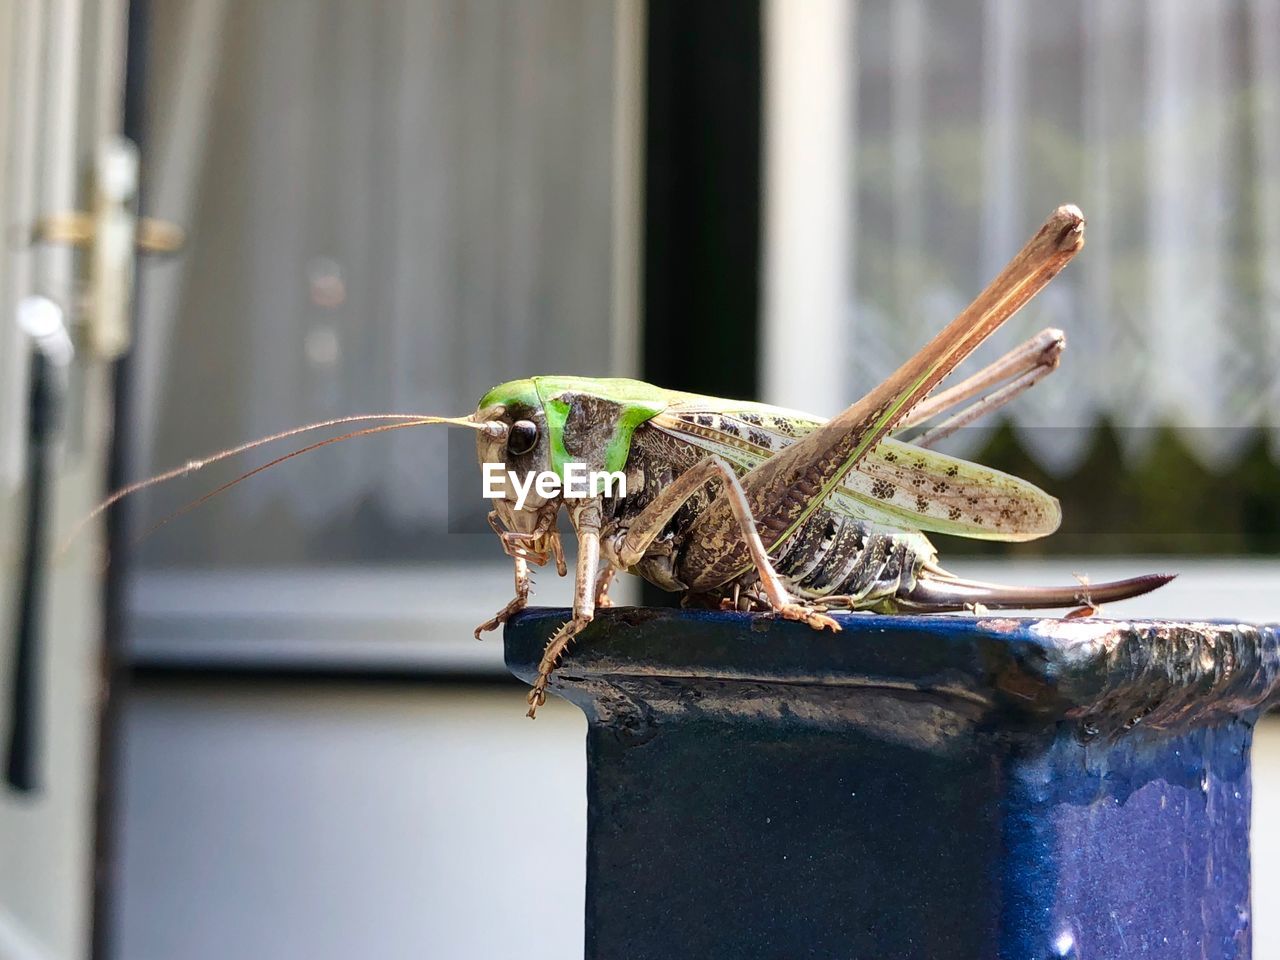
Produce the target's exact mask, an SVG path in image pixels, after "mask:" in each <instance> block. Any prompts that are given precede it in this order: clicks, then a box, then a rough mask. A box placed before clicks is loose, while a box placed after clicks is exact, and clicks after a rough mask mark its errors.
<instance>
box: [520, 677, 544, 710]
mask: <svg viewBox="0 0 1280 960" xmlns="http://www.w3.org/2000/svg"><path fill="white" fill-rule="evenodd" d="M547 680H548V677H547V675H546V674H539V675H538V679H537V680H536V681H534V684H533V689H532V690H530V691H529V695H528V696H527V697H525V700H526V701H527V702H528V704H529V712H528V713H526V714H525V716H526V717H528V718H529V719H530V720H537V719H538V708H539V707H540V706H542V705H543V704H544V703H546V702H547Z"/></svg>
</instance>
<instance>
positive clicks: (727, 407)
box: [651, 397, 1062, 541]
mask: <svg viewBox="0 0 1280 960" xmlns="http://www.w3.org/2000/svg"><path fill="white" fill-rule="evenodd" d="M823 422H824V421H823V420H822V419H821V418H819V417H814V416H811V415H809V414H806V413H798V412H796V411H792V410H783V409H781V408H779V407H771V406H768V405H765V404H751V403H745V402H740V401H724V400H718V399H716V398H712V397H698V398H696V399H695V398H689V399H687V400H684V401H681V402H678V403H675V404H673V405H672V406H671V407H670V408H668V409H667V411H665V412H664V413H662V414H659V415H658V416H657V417H655V418H654V419H653V420H652V421H651V423H652V425H653V426H654V427H656V428H657V429H659V430H663V431H665V432H667V433H669V434H672V435H674V436H676V437H679V438H681V439H683V440H684V441H686V442H688V443H691V444H693V445H695V446H697V447H699V448H701V449H703V450H705V451H706V452H707V453H714V454H716V455H718V456H720V457H721V458H723V459H724V460H725V461H727V462H729V463H731V464H734V465H735V466H737V467H740V468H742V469H743V470H749V469H751V468H752V467H755V466H756V465H758V464H760V463H762V462H764V461H765V460H767V459H768V458H769V457H771V456H773V455H774V454H776V453H777V452H778V451H780V450H783V449H785V448H786V447H788V446H790V445H791V444H792V443H793V442H795V441H796V440H797V439H799V438H800V437H802V436H805V435H806V434H808V433H809V432H811V431H812V430H814V429H815V428H816V427H818V426H820V425H821V424H822V423H823ZM826 505H827V507H828V509H832V510H835V511H837V512H839V513H843V514H846V515H849V516H852V517H856V518H858V519H860V520H866V521H868V522H871V523H876V524H883V525H888V526H894V527H899V528H901V529H904V530H919V531H923V532H928V533H944V534H951V535H953V536H959V537H967V538H969V539H978V540H1006V541H1018V540H1034V539H1036V538H1037V537H1043V536H1046V535H1048V534H1050V533H1053V531H1054V530H1056V529H1057V528H1058V524H1059V523H1060V522H1061V519H1062V511H1061V509H1060V508H1059V506H1058V501H1057V500H1056V499H1054V498H1053V497H1051V496H1049V494H1047V493H1045V492H1044V491H1043V490H1041V489H1039V488H1038V487H1036V486H1035V485H1034V484H1031V483H1028V482H1027V481H1025V480H1021V479H1019V478H1018V477H1014V476H1010V475H1009V474H1007V473H1002V472H1000V471H999V470H992V469H989V468H987V467H983V466H980V465H978V464H976V463H970V462H969V461H967V460H961V459H959V458H957V457H949V456H947V455H945V454H941V453H937V452H935V451H933V450H926V449H924V448H922V447H916V446H913V445H912V444H910V443H904V442H902V441H898V440H893V439H890V438H886V439H883V440H881V441H880V442H879V443H878V444H876V445H875V446H874V447H873V448H872V449H871V450H869V451H868V452H867V454H866V456H865V457H864V458H863V459H862V460H860V461H859V462H858V463H857V464H856V465H855V466H854V468H853V469H852V470H851V471H850V472H849V473H848V474H846V476H845V478H844V480H843V482H842V483H841V484H840V486H839V487H838V488H837V489H836V490H835V491H834V492H833V493H832V495H831V497H830V498H829V499H828V502H827V504H826Z"/></svg>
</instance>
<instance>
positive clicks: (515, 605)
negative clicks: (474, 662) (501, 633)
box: [475, 597, 529, 640]
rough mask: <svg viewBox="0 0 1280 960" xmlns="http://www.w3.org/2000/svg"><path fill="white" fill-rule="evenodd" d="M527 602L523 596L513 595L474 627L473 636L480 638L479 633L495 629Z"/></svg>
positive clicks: (521, 608)
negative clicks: (490, 616) (499, 608)
mask: <svg viewBox="0 0 1280 960" xmlns="http://www.w3.org/2000/svg"><path fill="white" fill-rule="evenodd" d="M528 603H529V601H528V599H527V598H525V597H515V598H514V599H512V601H511V602H510V603H508V604H507V605H506V606H505V607H503V608H502V609H501V610H499V611H498V612H497V613H495V614H494V615H493V617H492V618H491V619H489V620H486V621H485V622H484V623H482V624H480V626H478V627H476V629H475V638H476V639H477V640H480V639H482V638H481V636H480V634H482V633H488V632H489V631H490V630H497V629H498V628H499V627H500V626H502V625H503V624H504V623H506V622H507V621H508V620H510V619H511V618H512V617H514V616H515V615H516V614H517V613H519V612H520V611H521V610H523V609H524V608H525V606H526V605H527V604H528Z"/></svg>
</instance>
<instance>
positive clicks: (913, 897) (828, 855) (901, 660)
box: [506, 610, 1280, 960]
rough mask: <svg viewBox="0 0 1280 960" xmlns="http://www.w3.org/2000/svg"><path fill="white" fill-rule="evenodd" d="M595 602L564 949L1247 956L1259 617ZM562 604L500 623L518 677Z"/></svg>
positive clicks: (568, 666)
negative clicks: (977, 616)
mask: <svg viewBox="0 0 1280 960" xmlns="http://www.w3.org/2000/svg"><path fill="white" fill-rule="evenodd" d="M840 619H841V622H842V624H843V625H844V627H845V629H844V630H843V632H841V633H839V634H831V633H825V634H821V633H815V632H813V631H811V630H809V629H808V628H806V627H803V626H800V625H796V624H789V623H781V622H777V621H773V620H769V619H764V618H759V617H751V616H748V615H743V614H731V613H730V614H725V613H705V612H676V611H648V610H621V611H611V612H610V613H609V614H608V615H607V616H605V617H603V618H602V620H601V621H600V622H598V623H597V624H595V625H593V626H592V628H591V629H590V630H589V631H588V632H587V633H586V634H584V636H583V637H582V638H581V641H580V642H579V643H578V644H577V645H576V646H575V648H574V650H573V652H572V653H571V655H570V656H569V658H568V659H567V660H566V662H565V663H564V665H563V666H562V668H561V670H560V671H559V676H558V679H557V681H556V689H557V690H558V692H560V693H561V694H562V695H564V696H567V697H568V698H569V699H571V700H572V701H574V702H575V703H577V704H579V705H580V706H581V707H582V708H583V710H584V711H585V712H586V713H587V716H588V718H589V720H590V726H589V732H588V738H587V750H588V801H589V810H588V865H587V878H588V879H587V893H586V898H587V900H586V902H587V937H586V942H587V957H588V958H592V960H604V958H618V957H627V958H633V960H640V958H647V957H654V958H658V957H661V958H664V960H669V958H675V957H708V958H719V957H726V958H727V957H733V958H745V957H761V958H794V957H830V958H855V957H866V958H885V960H892V958H917V957H918V958H936V957H948V958H969V957H972V958H992V957H999V958H1009V960H1024V958H1033V960H1034V958H1050V957H1079V958H1104V957H1105V958H1111V957H1143V956H1149V957H1170V958H1180V957H1214V958H1218V957H1222V958H1247V957H1248V956H1249V896H1248V885H1249V862H1248V826H1249V799H1250V798H1249V774H1248V748H1249V741H1250V737H1251V734H1252V722H1253V719H1254V718H1255V717H1256V715H1257V713H1258V711H1259V710H1260V709H1261V707H1262V705H1263V704H1264V702H1265V701H1266V700H1267V698H1269V697H1271V696H1272V695H1273V694H1274V693H1275V690H1276V687H1277V685H1278V684H1280V644H1278V641H1277V634H1276V631H1275V630H1274V629H1272V628H1252V627H1245V626H1237V625H1211V624H1150V623H1141V624H1128V623H1108V622H1104V621H1070V622H1064V621H1034V620H1010V619H995V618H992V619H986V620H981V621H979V620H974V619H970V618H940V617H934V618H909V617H862V616H849V617H842V618H840ZM563 621H564V612H563V611H530V612H528V613H526V614H525V615H524V616H522V617H520V618H519V619H517V620H516V621H514V622H513V623H512V624H511V625H510V626H509V627H508V631H507V638H506V644H507V659H508V664H509V666H510V667H511V669H512V670H513V671H514V672H515V673H517V674H518V675H520V676H522V677H524V678H526V679H528V678H530V677H531V675H532V672H533V666H534V664H535V663H536V661H537V658H538V655H539V654H540V652H541V648H542V645H543V643H544V642H545V640H546V638H547V637H548V636H549V635H550V633H551V632H552V631H553V630H554V629H555V628H556V627H557V626H559V624H560V623H562V622H563Z"/></svg>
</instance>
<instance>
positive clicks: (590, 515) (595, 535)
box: [526, 500, 600, 719]
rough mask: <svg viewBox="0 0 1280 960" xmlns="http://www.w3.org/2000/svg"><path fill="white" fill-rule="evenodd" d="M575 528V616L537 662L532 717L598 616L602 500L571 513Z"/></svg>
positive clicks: (583, 504) (556, 635)
mask: <svg viewBox="0 0 1280 960" xmlns="http://www.w3.org/2000/svg"><path fill="white" fill-rule="evenodd" d="M570 517H571V518H572V520H573V527H574V530H576V531H577V534H578V567H577V570H576V574H575V575H576V579H575V581H574V584H573V619H572V620H569V621H568V622H567V623H565V625H564V626H562V627H561V628H560V629H559V630H557V631H556V632H555V633H554V634H553V635H552V637H551V639H550V640H548V641H547V646H546V649H544V650H543V652H542V660H541V661H540V662H539V663H538V676H537V679H536V680H534V682H533V688H532V689H531V690H530V691H529V696H528V701H529V712H528V714H526V716H528V717H529V718H530V719H534V718H536V717H537V715H538V708H539V707H540V706H542V705H543V704H544V703H546V702H547V683H548V681H549V680H550V679H551V671H552V670H554V669H555V668H556V661H557V660H559V659H560V655H561V654H562V653H564V651H565V648H566V647H567V646H569V641H571V640H572V639H573V638H574V637H576V636H577V635H578V633H579V631H581V630H582V628H583V627H585V626H586V625H587V624H589V623H590V622H591V621H592V620H593V619H594V618H595V612H596V608H595V603H596V596H595V594H596V580H597V577H598V575H599V569H600V501H599V500H584V501H582V503H581V505H580V506H578V507H576V508H575V509H574V511H573V512H572V513H571V514H570Z"/></svg>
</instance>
